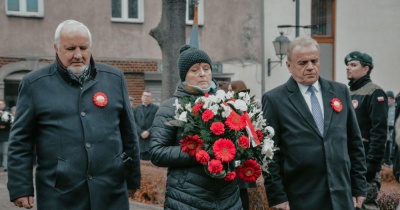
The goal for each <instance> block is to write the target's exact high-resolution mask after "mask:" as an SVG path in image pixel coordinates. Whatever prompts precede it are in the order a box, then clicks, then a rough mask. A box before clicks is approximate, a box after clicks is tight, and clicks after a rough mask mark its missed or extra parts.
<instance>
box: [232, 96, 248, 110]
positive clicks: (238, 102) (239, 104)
mask: <svg viewBox="0 0 400 210" xmlns="http://www.w3.org/2000/svg"><path fill="white" fill-rule="evenodd" d="M228 103H229V104H232V105H233V106H234V107H235V109H238V110H241V111H247V104H246V102H244V101H243V100H240V99H238V100H236V101H229V102H228Z"/></svg>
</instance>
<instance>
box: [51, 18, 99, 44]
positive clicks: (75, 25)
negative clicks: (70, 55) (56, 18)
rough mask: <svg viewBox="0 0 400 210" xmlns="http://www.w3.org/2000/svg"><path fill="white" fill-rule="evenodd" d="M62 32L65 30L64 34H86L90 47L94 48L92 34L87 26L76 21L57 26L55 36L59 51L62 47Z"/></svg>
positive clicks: (64, 22)
mask: <svg viewBox="0 0 400 210" xmlns="http://www.w3.org/2000/svg"><path fill="white" fill-rule="evenodd" d="M61 30H64V32H83V33H84V32H86V33H87V35H88V37H89V46H92V34H91V33H90V31H89V28H88V27H87V26H86V25H85V24H83V23H81V22H79V21H76V20H65V21H63V22H62V23H60V24H59V25H58V26H57V29H56V33H55V35H54V43H55V44H56V47H57V49H58V48H59V47H60V34H61Z"/></svg>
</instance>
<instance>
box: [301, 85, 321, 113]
mask: <svg viewBox="0 0 400 210" xmlns="http://www.w3.org/2000/svg"><path fill="white" fill-rule="evenodd" d="M297 85H298V86H299V89H300V92H301V94H302V95H303V97H304V100H305V101H306V103H307V106H308V109H309V110H310V112H312V109H311V93H310V92H308V91H307V89H308V86H305V85H302V84H300V83H297ZM312 86H313V87H314V92H315V96H317V99H318V103H319V106H320V107H321V111H322V116H324V106H323V101H322V92H321V85H320V84H319V82H318V80H317V81H316V82H315V83H314V84H312Z"/></svg>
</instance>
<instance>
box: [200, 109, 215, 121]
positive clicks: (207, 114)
mask: <svg viewBox="0 0 400 210" xmlns="http://www.w3.org/2000/svg"><path fill="white" fill-rule="evenodd" d="M213 117H214V113H213V112H212V111H211V110H209V109H207V110H206V111H204V113H203V115H202V116H201V119H203V121H204V122H208V121H210V120H211V119H212V118H213Z"/></svg>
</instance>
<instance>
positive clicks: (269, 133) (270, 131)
mask: <svg viewBox="0 0 400 210" xmlns="http://www.w3.org/2000/svg"><path fill="white" fill-rule="evenodd" d="M265 129H266V130H267V131H268V137H269V138H272V137H274V135H275V130H274V129H273V128H272V127H271V126H267V127H265Z"/></svg>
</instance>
